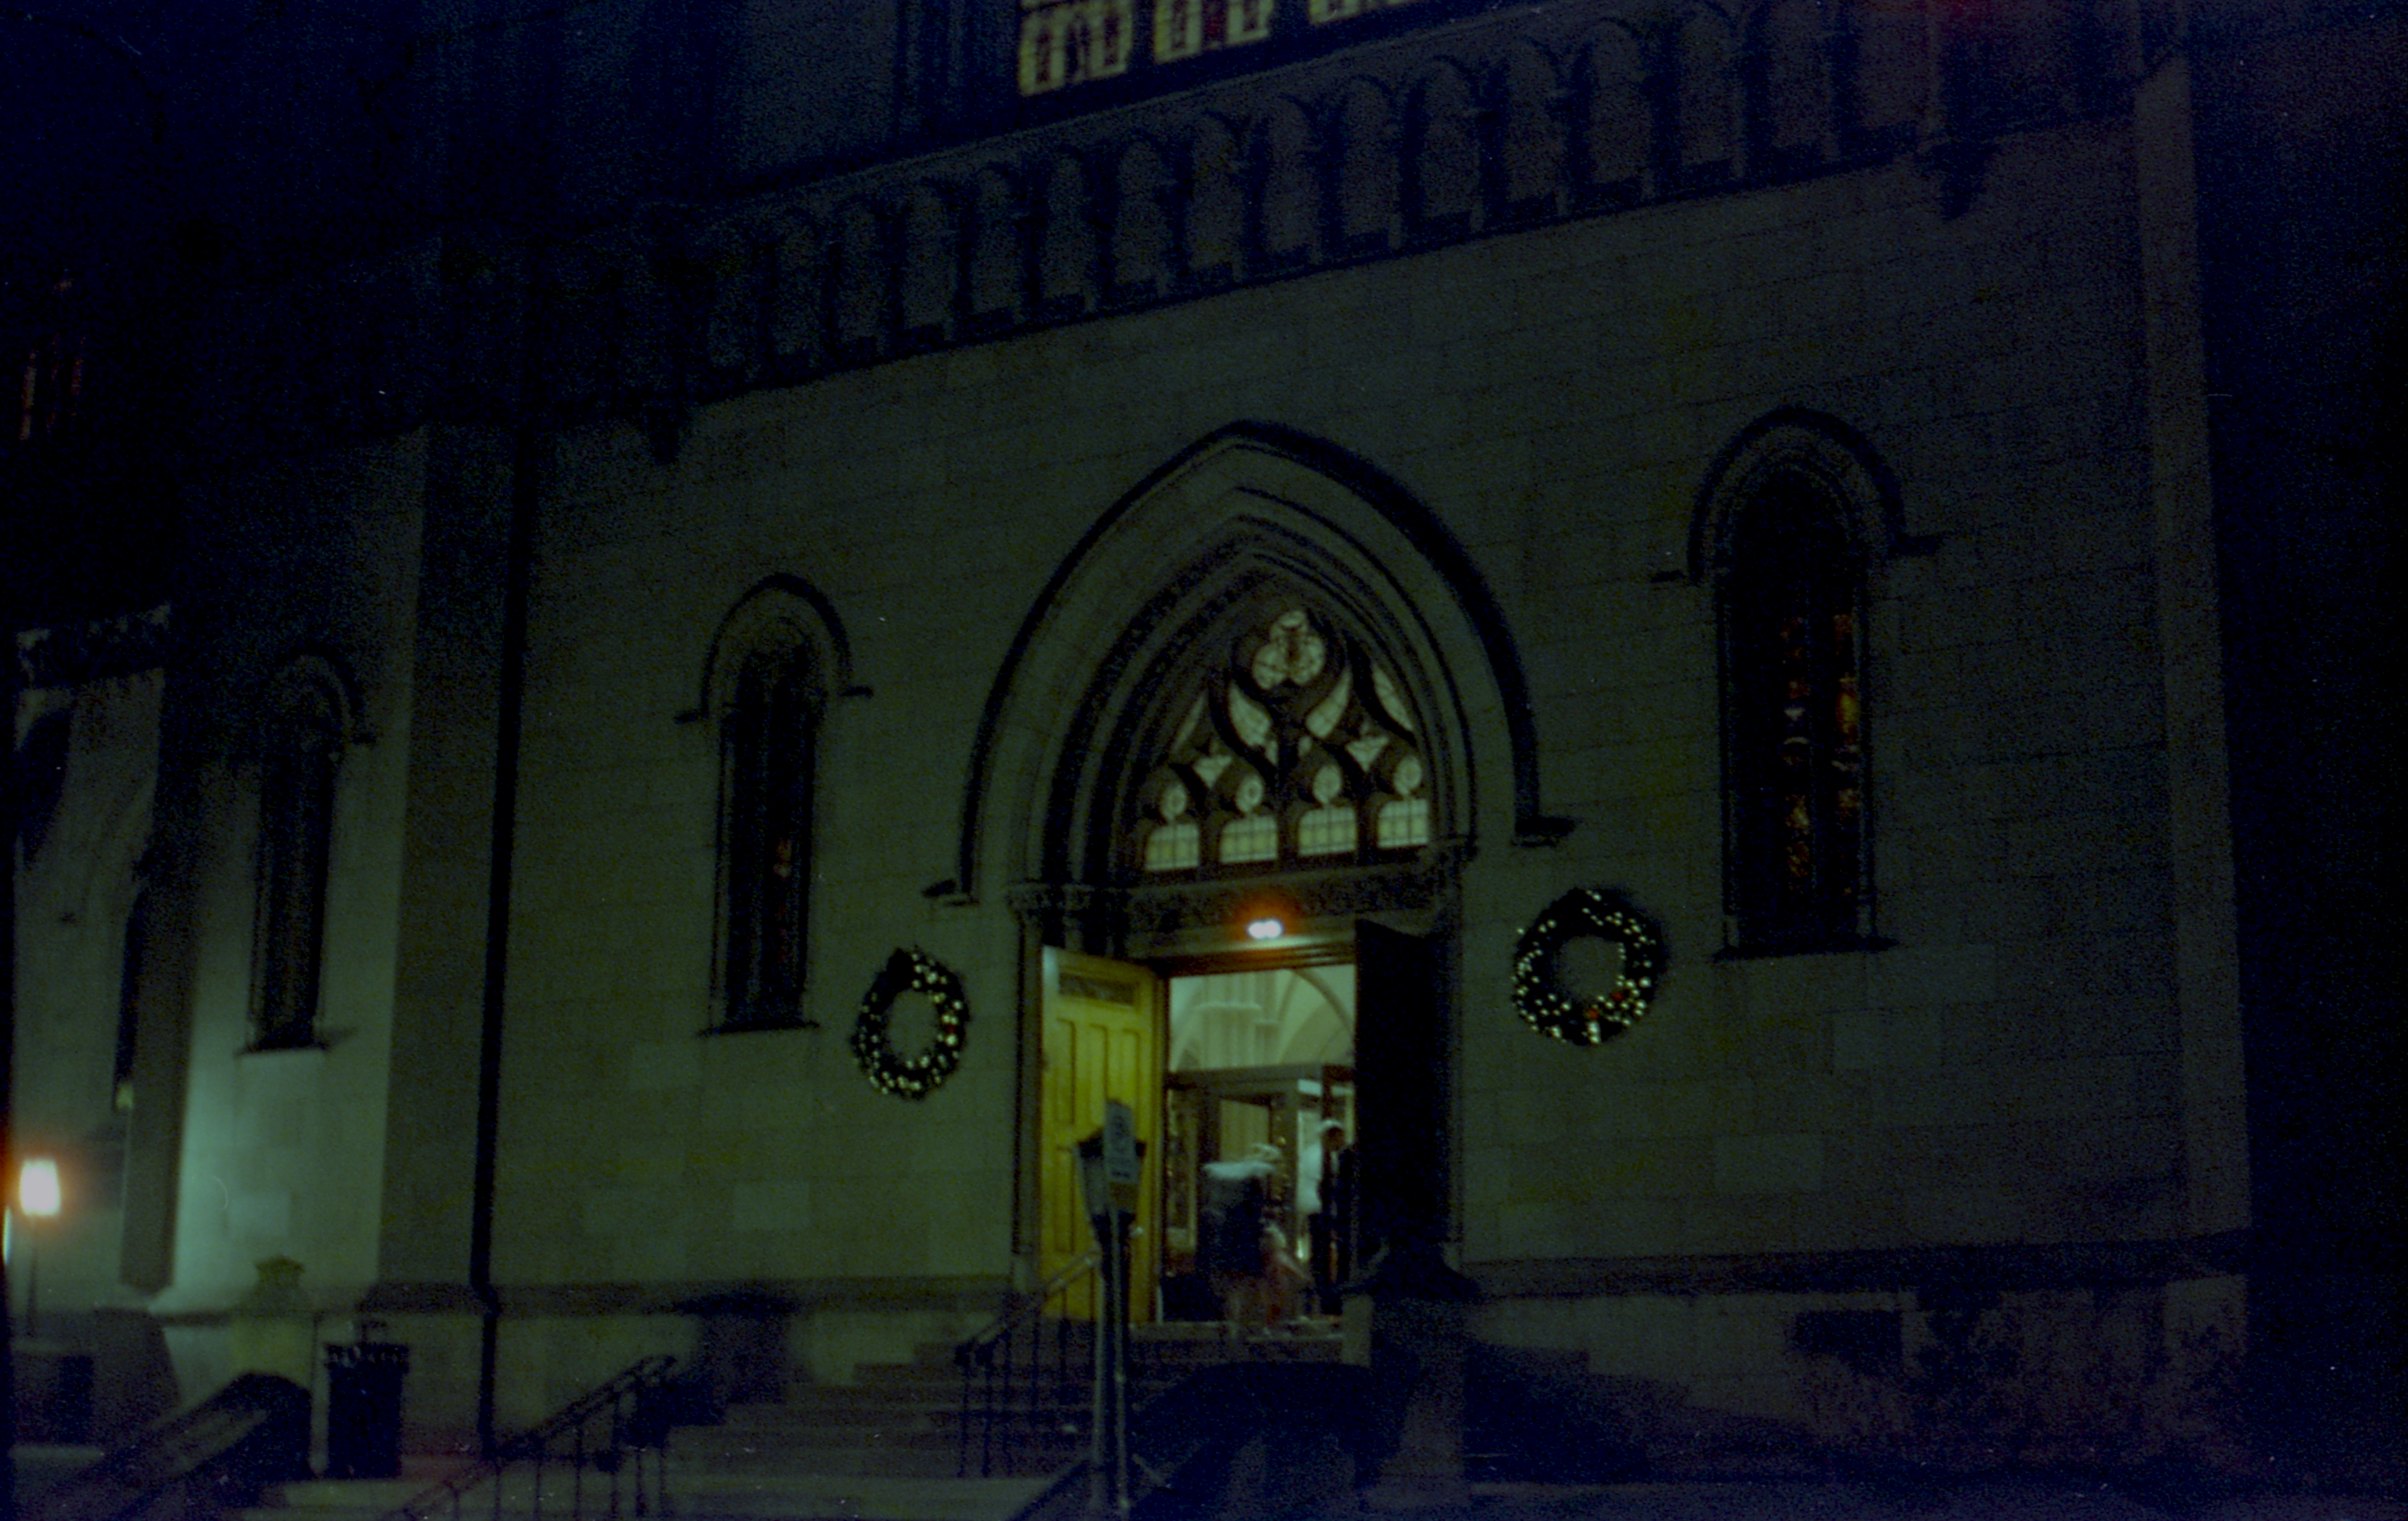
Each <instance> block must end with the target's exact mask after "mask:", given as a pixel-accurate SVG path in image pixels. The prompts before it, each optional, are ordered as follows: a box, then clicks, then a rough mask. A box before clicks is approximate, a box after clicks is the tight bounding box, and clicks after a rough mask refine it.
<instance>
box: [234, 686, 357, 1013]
mask: <svg viewBox="0 0 2408 1521" xmlns="http://www.w3.org/2000/svg"><path fill="white" fill-rule="evenodd" d="M264 719H265V722H264V723H263V724H262V725H261V738H262V739H263V741H264V752H263V755H262V763H263V764H262V771H261V775H260V792H259V864H258V877H257V892H258V897H257V905H256V911H255V913H254V915H253V921H252V942H251V945H252V950H251V1045H252V1048H253V1049H255V1050H261V1051H280V1050H290V1049H293V1048H295V1047H301V1046H311V1045H315V1044H317V1043H318V1007H319V994H320V987H319V983H320V974H321V972H322V969H323V966H324V960H325V939H326V882H327V867H328V863H329V860H330V858H331V857H332V855H333V850H334V835H335V773H336V770H337V766H338V765H339V763H340V761H341V759H342V751H343V739H344V731H345V728H346V726H347V725H346V724H345V721H344V704H343V697H342V691H341V688H340V686H339V685H338V683H337V682H336V680H335V679H334V677H333V675H332V673H331V672H329V671H326V670H324V669H322V668H320V663H319V662H315V661H310V662H305V663H302V664H299V665H296V666H295V667H292V668H290V669H288V670H287V671H286V672H285V673H284V674H283V675H281V676H279V678H278V679H277V681H276V682H275V683H274V684H273V685H272V686H271V687H270V689H269V693H268V700H267V704H266V712H265V715H264Z"/></svg>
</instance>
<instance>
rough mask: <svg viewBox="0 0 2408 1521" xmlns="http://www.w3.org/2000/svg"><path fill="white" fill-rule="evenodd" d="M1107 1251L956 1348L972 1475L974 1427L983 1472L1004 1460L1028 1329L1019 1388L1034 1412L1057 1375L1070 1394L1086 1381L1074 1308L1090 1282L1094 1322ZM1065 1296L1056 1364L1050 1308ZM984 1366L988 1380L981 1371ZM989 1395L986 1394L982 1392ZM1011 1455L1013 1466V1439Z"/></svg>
mask: <svg viewBox="0 0 2408 1521" xmlns="http://www.w3.org/2000/svg"><path fill="white" fill-rule="evenodd" d="M1102 1262H1103V1254H1102V1253H1100V1252H1090V1253H1088V1254H1087V1255H1086V1256H1082V1257H1081V1258H1079V1259H1078V1260H1077V1261H1075V1262H1072V1263H1071V1264H1069V1266H1068V1267H1066V1268H1064V1269H1062V1270H1060V1271H1059V1272H1056V1273H1055V1274H1054V1276H1053V1277H1051V1278H1048V1279H1047V1280H1046V1281H1045V1282H1044V1283H1043V1284H1039V1286H1038V1287H1037V1288H1035V1289H1033V1290H1031V1291H1030V1292H1028V1293H1026V1294H1024V1295H1021V1296H1019V1297H1018V1298H1016V1299H1013V1300H1012V1301H1011V1303H1010V1304H1007V1305H1006V1306H1005V1307H1004V1309H1003V1311H1002V1313H999V1314H997V1315H996V1317H995V1319H993V1320H992V1321H989V1322H988V1323H987V1324H986V1325H985V1326H984V1327H981V1328H980V1329H979V1330H978V1331H976V1332H974V1333H973V1334H971V1335H970V1336H969V1337H968V1338H967V1339H966V1340H964V1341H963V1342H961V1344H960V1345H958V1346H956V1347H954V1348H953V1361H954V1362H955V1363H956V1364H958V1365H959V1366H960V1368H961V1370H962V1409H961V1420H960V1423H959V1425H958V1426H957V1428H956V1439H955V1441H956V1448H957V1452H956V1462H955V1466H954V1471H955V1473H956V1474H957V1475H958V1476H960V1477H964V1478H967V1477H968V1475H969V1471H970V1432H971V1428H973V1427H975V1428H977V1431H978V1448H979V1469H978V1471H979V1475H980V1477H982V1478H986V1477H991V1476H993V1474H994V1472H995V1465H996V1427H997V1425H999V1424H1000V1422H1001V1419H1002V1413H1003V1410H1004V1408H1005V1407H1006V1405H1007V1404H1008V1403H1010V1402H1011V1399H1012V1396H1013V1394H1014V1393H1015V1383H1016V1381H1017V1380H1018V1379H1019V1378H1020V1377H1021V1376H1022V1375H1021V1374H1020V1373H1016V1372H1015V1370H1014V1364H1015V1362H1016V1360H1017V1357H1018V1352H1017V1347H1018V1343H1019V1341H1020V1336H1021V1333H1022V1332H1023V1331H1024V1330H1025V1331H1026V1332H1027V1336H1028V1356H1027V1361H1026V1363H1025V1365H1023V1366H1024V1367H1025V1385H1022V1386H1020V1388H1019V1389H1018V1391H1017V1392H1019V1393H1021V1394H1022V1395H1023V1396H1024V1397H1025V1399H1024V1405H1025V1409H1026V1411H1027V1412H1028V1413H1029V1415H1030V1416H1031V1417H1032V1418H1033V1417H1034V1416H1035V1415H1036V1413H1037V1410H1038V1397H1039V1392H1040V1391H1041V1390H1042V1389H1043V1387H1044V1386H1045V1385H1046V1384H1047V1383H1048V1382H1049V1375H1050V1381H1051V1382H1052V1383H1053V1384H1054V1385H1055V1386H1056V1388H1057V1390H1058V1391H1059V1393H1060V1394H1061V1395H1062V1396H1063V1397H1066V1398H1070V1397H1075V1395H1076V1394H1077V1393H1078V1391H1079V1390H1081V1389H1082V1387H1083V1385H1082V1382H1081V1380H1080V1379H1079V1378H1078V1376H1077V1375H1076V1369H1077V1362H1076V1359H1074V1358H1073V1356H1071V1351H1070V1344H1071V1340H1072V1338H1071V1324H1072V1323H1071V1320H1070V1317H1069V1314H1068V1309H1069V1306H1070V1302H1071V1297H1072V1290H1073V1289H1076V1288H1079V1287H1081V1286H1083V1287H1084V1288H1085V1290H1086V1298H1087V1318H1088V1320H1089V1322H1091V1323H1092V1322H1093V1321H1094V1319H1095V1317H1096V1313H1097V1305H1098V1303H1099V1287H1098V1284H1099V1280H1098V1278H1097V1269H1098V1268H1099V1267H1100V1266H1101V1264H1102ZM1056 1302H1059V1303H1060V1304H1061V1305H1062V1307H1063V1311H1064V1313H1061V1314H1058V1315H1055V1316H1054V1356H1053V1357H1052V1359H1051V1360H1050V1365H1049V1362H1048V1360H1047V1359H1046V1357H1045V1356H1044V1353H1045V1311H1046V1308H1047V1307H1048V1306H1050V1305H1053V1304H1054V1303H1056ZM982 1371H983V1372H984V1374H985V1378H984V1380H983V1382H982V1381H981V1380H980V1378H979V1374H980V1373H981V1372H982ZM982 1396H983V1398H982ZM1002 1456H1003V1461H1004V1464H1005V1467H1006V1468H1007V1470H1009V1469H1010V1467H1011V1460H1012V1456H1013V1452H1012V1450H1011V1447H1009V1446H1007V1448H1006V1450H1005V1452H1004V1453H1003V1455H1002Z"/></svg>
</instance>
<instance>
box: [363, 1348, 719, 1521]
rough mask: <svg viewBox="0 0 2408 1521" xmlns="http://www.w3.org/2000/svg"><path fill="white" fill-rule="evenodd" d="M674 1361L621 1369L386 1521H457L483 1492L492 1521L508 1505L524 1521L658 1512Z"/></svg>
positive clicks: (478, 1505) (663, 1504) (481, 1502)
mask: <svg viewBox="0 0 2408 1521" xmlns="http://www.w3.org/2000/svg"><path fill="white" fill-rule="evenodd" d="M676 1363H677V1359H676V1358H674V1357H667V1356H656V1357H646V1358H645V1359H643V1360H642V1361H641V1362H638V1363H636V1364H634V1365H632V1366H630V1367H628V1368H627V1369H625V1370H623V1371H621V1372H620V1373H618V1374H617V1375H616V1376H614V1377H612V1378H611V1379H610V1380H609V1382H608V1383H606V1384H604V1385H601V1386H600V1387H598V1388H596V1389H595V1390H593V1391H592V1392H591V1393H588V1394H584V1395H581V1396H579V1397H578V1398H577V1399H573V1400H571V1401H569V1403H568V1404H566V1405H565V1406H563V1407H562V1408H561V1410H560V1412H559V1413H557V1414H554V1415H552V1417H551V1418H550V1419H548V1420H545V1421H543V1422H542V1423H541V1424H539V1425H538V1426H535V1427H533V1428H529V1429H528V1430H527V1431H525V1432H523V1433H522V1434H521V1435H519V1436H516V1437H513V1438H511V1439H510V1440H509V1441H508V1442H503V1443H502V1444H501V1445H500V1446H499V1447H497V1448H496V1449H495V1452H494V1455H493V1456H490V1457H487V1458H485V1459H483V1460H482V1461H480V1462H479V1463H477V1464H476V1465H475V1466H473V1467H471V1468H468V1469H466V1470H465V1471H462V1472H459V1473H456V1474H453V1475H452V1477H451V1478H449V1479H446V1480H444V1481H443V1482H442V1483H441V1484H438V1485H433V1486H431V1487H429V1488H427V1489H425V1490H423V1491H421V1492H420V1493H419V1494H418V1495H416V1496H415V1497H413V1498H412V1499H410V1500H409V1502H408V1503H407V1504H404V1505H402V1506H400V1507H399V1508H397V1509H395V1510H393V1511H390V1512H388V1513H386V1515H385V1518H384V1521H429V1518H431V1517H442V1518H444V1521H464V1518H465V1517H466V1515H467V1514H468V1513H469V1512H470V1510H471V1509H475V1510H479V1511H482V1510H484V1509H485V1505H486V1501H485V1499H483V1498H482V1497H481V1496H480V1493H479V1492H480V1490H487V1489H490V1490H491V1493H492V1501H491V1503H492V1514H493V1516H494V1521H501V1517H502V1515H503V1514H504V1507H505V1505H506V1504H507V1505H508V1508H509V1514H512V1515H518V1514H525V1515H527V1516H529V1517H531V1518H532V1521H543V1518H544V1517H545V1515H546V1514H551V1515H553V1516H556V1517H558V1518H559V1521H585V1518H586V1517H588V1516H628V1515H638V1516H641V1515H661V1514H667V1486H666V1477H665V1474H664V1471H663V1464H664V1459H665V1458H666V1457H667V1451H668V1433H669V1412H670V1409H671V1403H672V1401H671V1394H672V1390H671V1389H670V1386H669V1382H668V1372H669V1370H670V1369H671V1368H672V1367H674V1366H676ZM589 1494H590V1495H591V1497H592V1499H593V1500H594V1503H595V1509H594V1510H592V1511H588V1510H587V1509H586V1501H587V1499H588V1496H589ZM548 1505H549V1506H550V1507H551V1508H550V1510H549V1511H547V1506H548Z"/></svg>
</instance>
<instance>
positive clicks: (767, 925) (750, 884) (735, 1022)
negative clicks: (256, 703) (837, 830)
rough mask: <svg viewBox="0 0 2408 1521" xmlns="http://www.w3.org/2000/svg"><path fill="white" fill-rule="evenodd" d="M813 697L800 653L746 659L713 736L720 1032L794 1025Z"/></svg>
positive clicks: (806, 917) (810, 673) (817, 701)
mask: <svg viewBox="0 0 2408 1521" xmlns="http://www.w3.org/2000/svg"><path fill="white" fill-rule="evenodd" d="M820 708H821V689H820V684H819V682H818V680H817V677H816V672H815V671H814V670H813V668H812V666H811V662H810V657H809V653H808V651H807V650H805V649H803V648H801V647H798V646H793V645H788V646H783V647H772V648H763V649H756V650H754V651H753V652H752V653H750V654H749V655H747V656H746V658H745V659H744V661H743V664H742V665H741V666H740V667H738V670H737V672H736V681H735V690H734V693H733V695H732V700H731V701H730V702H729V704H728V706H727V709H726V711H725V714H724V718H723V720H722V726H721V731H720V737H721V755H722V761H721V764H722V776H723V782H722V787H721V796H722V804H723V811H722V821H721V827H722V830H723V839H722V850H721V863H720V864H721V876H722V881H723V883H724V902H723V905H722V914H723V924H724V928H725V934H724V939H723V967H722V982H723V986H724V989H725V994H726V1000H727V1007H726V1012H725V1020H726V1024H727V1025H728V1026H776V1025H793V1024H796V1023H799V1022H800V1021H801V1019H802V997H803V984H804V981H805V970H806V951H807V948H808V940H809V935H810V885H811V801H812V790H813V789H812V780H813V771H814V768H815V761H816V757H817V750H818V732H819V720H820Z"/></svg>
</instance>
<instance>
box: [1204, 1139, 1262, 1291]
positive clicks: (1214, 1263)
mask: <svg viewBox="0 0 2408 1521" xmlns="http://www.w3.org/2000/svg"><path fill="white" fill-rule="evenodd" d="M1278 1162H1279V1150H1278V1148H1276V1147H1273V1146H1256V1147H1254V1149H1253V1150H1252V1151H1250V1152H1248V1153H1247V1154H1246V1155H1244V1156H1242V1157H1240V1158H1239V1159H1237V1160H1236V1161H1230V1162H1207V1163H1205V1164H1204V1167H1203V1169H1202V1171H1203V1177H1202V1179H1201V1184H1202V1186H1201V1188H1200V1189H1199V1190H1198V1193H1199V1195H1200V1197H1199V1198H1197V1209H1196V1213H1197V1221H1196V1256H1197V1267H1198V1268H1200V1269H1201V1270H1203V1273H1204V1279H1205V1282H1206V1283H1208V1284H1211V1289H1212V1296H1213V1298H1214V1299H1217V1300H1219V1301H1220V1305H1221V1318H1222V1319H1223V1320H1225V1321H1226V1322H1228V1324H1229V1326H1230V1327H1231V1328H1232V1330H1233V1331H1234V1332H1235V1333H1236V1334H1237V1335H1239V1336H1240V1337H1242V1336H1245V1335H1246V1334H1248V1333H1250V1332H1254V1331H1259V1330H1262V1329H1264V1328H1265V1327H1268V1326H1269V1324H1270V1310H1271V1302H1270V1301H1271V1287H1270V1285H1271V1278H1272V1269H1271V1264H1270V1256H1271V1248H1270V1247H1269V1244H1268V1241H1267V1237H1268V1235H1269V1233H1270V1232H1272V1231H1273V1230H1274V1229H1275V1228H1276V1227H1275V1226H1274V1224H1273V1221H1272V1218H1271V1205H1272V1195H1273V1190H1274V1188H1275V1187H1276V1185H1277V1183H1278V1179H1279V1168H1278Z"/></svg>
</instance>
